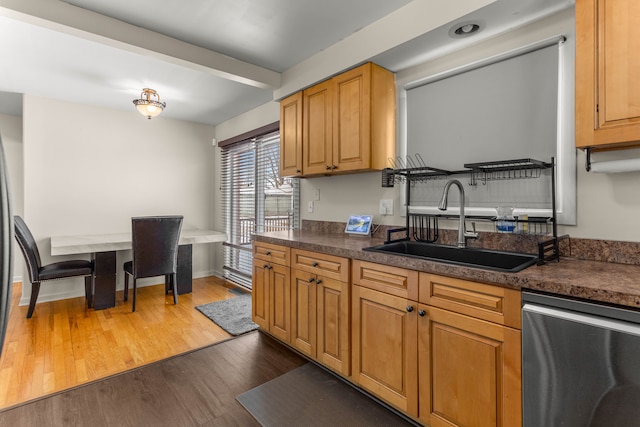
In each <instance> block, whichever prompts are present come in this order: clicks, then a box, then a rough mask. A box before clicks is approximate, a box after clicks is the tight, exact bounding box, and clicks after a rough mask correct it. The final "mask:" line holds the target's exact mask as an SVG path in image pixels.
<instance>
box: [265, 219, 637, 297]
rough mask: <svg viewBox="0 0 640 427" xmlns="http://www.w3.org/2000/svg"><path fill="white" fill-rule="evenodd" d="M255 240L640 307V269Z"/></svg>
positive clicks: (337, 237)
mask: <svg viewBox="0 0 640 427" xmlns="http://www.w3.org/2000/svg"><path fill="white" fill-rule="evenodd" d="M254 240H256V241H261V242H266V243H273V244H280V245H285V246H289V247H292V248H299V249H306V250H310V251H316V252H324V253H328V254H332V255H336V256H341V257H346V258H352V259H360V260H365V261H371V262H376V263H379V264H387V265H393V266H396V267H404V268H408V269H412V270H418V271H424V272H427V273H434V274H441V275H444V276H451V277H457V278H461V279H468V280H474V281H478V282H483V283H490V284H495V285H500V286H505V287H509V288H513V289H531V290H538V291H543V292H549V293H553V294H558V295H565V296H570V297H575V298H583V299H587V300H593V301H599V302H604V303H610V304H618V305H624V306H629V307H640V266H639V265H629V264H616V263H611V262H601V261H587V260H578V259H574V258H568V257H562V258H561V259H560V261H559V262H555V261H554V262H550V263H548V264H545V265H541V266H532V267H529V268H527V269H525V270H523V271H520V272H517V273H506V272H499V271H492V270H485V269H481V268H471V267H463V266H457V265H451V264H445V263H441V262H433V261H427V260H421V259H418V258H412V257H406V256H400V255H390V254H382V253H376V252H367V251H363V250H362V248H366V247H369V246H375V245H379V244H382V243H383V240H382V239H378V238H370V237H363V236H350V235H346V234H330V233H322V232H317V231H307V230H292V231H277V232H269V233H258V234H255V235H254Z"/></svg>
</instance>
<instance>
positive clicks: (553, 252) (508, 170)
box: [382, 154, 568, 264]
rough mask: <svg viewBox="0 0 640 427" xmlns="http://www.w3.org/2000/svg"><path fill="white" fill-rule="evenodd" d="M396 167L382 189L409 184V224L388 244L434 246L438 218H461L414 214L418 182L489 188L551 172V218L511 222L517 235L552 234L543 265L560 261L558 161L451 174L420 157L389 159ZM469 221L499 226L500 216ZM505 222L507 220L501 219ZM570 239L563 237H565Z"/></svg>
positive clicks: (542, 249) (479, 166) (480, 166)
mask: <svg viewBox="0 0 640 427" xmlns="http://www.w3.org/2000/svg"><path fill="white" fill-rule="evenodd" d="M389 163H390V164H391V165H392V166H393V167H392V168H386V169H384V170H383V171H382V187H393V186H394V184H395V183H402V184H404V183H407V184H408V185H406V187H405V192H406V225H405V227H402V228H394V229H390V230H388V231H387V240H386V242H385V243H391V242H397V241H403V240H411V238H413V239H414V240H415V241H418V242H427V243H434V242H436V241H437V240H438V219H439V218H445V219H457V218H458V216H457V215H451V214H442V215H434V214H424V213H415V212H411V188H412V186H413V184H415V183H418V182H426V181H432V180H436V179H439V180H444V179H450V178H452V176H454V175H463V174H465V175H468V176H469V185H477V183H478V182H481V183H482V184H483V185H486V184H487V183H488V182H490V181H498V180H514V179H532V178H539V177H540V176H541V175H542V171H543V170H545V169H550V170H551V212H552V215H551V217H526V218H522V217H520V218H519V217H514V218H513V220H511V219H509V222H513V223H514V229H515V232H517V233H524V234H537V235H548V234H551V238H550V239H547V240H545V241H542V242H538V258H539V263H540V264H543V263H545V262H547V261H551V260H559V259H560V255H559V238H558V232H557V218H556V185H555V158H553V157H552V158H551V162H543V161H540V160H535V159H516V160H501V161H495V162H482V163H467V164H464V169H462V170H456V171H447V170H442V169H437V168H432V167H429V166H427V165H426V164H425V162H424V161H423V159H422V157H421V156H420V155H419V154H416V155H415V156H414V157H413V158H412V157H407V158H406V159H402V158H399V157H398V158H396V159H389ZM466 219H469V220H480V221H492V222H494V223H496V222H497V221H498V218H497V217H496V216H473V215H467V216H466ZM501 221H503V219H501ZM396 233H404V236H403V237H401V238H395V239H392V238H391V236H392V235H396ZM564 237H568V236H561V238H564Z"/></svg>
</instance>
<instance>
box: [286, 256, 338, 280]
mask: <svg viewBox="0 0 640 427" xmlns="http://www.w3.org/2000/svg"><path fill="white" fill-rule="evenodd" d="M291 259H292V261H291V267H292V268H295V269H298V270H302V271H306V272H308V273H312V274H318V275H320V276H323V277H330V278H332V279H336V280H340V281H341V282H346V281H348V280H349V259H348V258H342V257H337V256H334V255H328V254H323V253H319V252H310V251H303V250H300V249H293V250H292V251H291Z"/></svg>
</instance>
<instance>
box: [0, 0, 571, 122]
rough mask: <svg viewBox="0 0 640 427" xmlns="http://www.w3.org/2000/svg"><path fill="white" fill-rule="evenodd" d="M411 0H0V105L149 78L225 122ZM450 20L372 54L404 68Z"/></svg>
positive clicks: (495, 16)
mask: <svg viewBox="0 0 640 427" xmlns="http://www.w3.org/2000/svg"><path fill="white" fill-rule="evenodd" d="M413 1H418V2H420V1H428V0H413ZM408 3H411V0H323V1H317V0H215V1H214V0H189V1H188V2H185V1H184V0H162V1H159V0H136V1H131V0H67V1H60V0H0V61H1V62H2V66H1V67H0V113H5V114H14V115H20V114H21V95H20V94H22V93H28V94H32V95H35V96H42V97H47V98H53V99H60V100H64V101H70V102H78V103H82V104H87V105H95V106H100V107H106V108H113V109H118V110H130V111H135V110H134V107H133V104H132V102H131V101H132V100H133V98H136V97H138V95H139V94H140V91H141V90H142V88H144V87H151V88H153V89H155V90H157V91H158V93H159V94H160V96H161V99H162V101H165V102H166V103H167V107H166V110H165V112H164V113H163V116H166V117H170V118H175V119H180V120H187V121H193V122H198V123H205V124H210V125H217V124H218V123H220V122H223V121H225V120H228V119H230V118H232V117H235V116H237V115H239V114H241V113H243V112H246V111H248V110H251V109H253V108H255V107H257V106H259V105H262V104H264V103H266V102H268V101H270V100H272V99H273V91H274V90H275V89H277V88H278V86H279V83H280V77H281V73H283V72H285V71H286V70H288V69H290V68H291V67H293V66H295V65H296V64H299V63H301V62H303V61H305V60H307V59H308V58H310V57H312V56H314V55H316V54H318V53H319V52H321V51H323V50H325V49H327V48H328V47H330V46H332V45H334V44H336V43H338V42H340V41H341V40H343V39H345V38H346V37H349V36H350V35H352V34H354V33H355V32H357V31H358V30H360V29H362V28H364V27H366V26H368V25H370V24H372V23H374V22H376V21H378V20H379V19H381V18H383V17H385V16H386V15H388V14H390V13H392V12H394V11H395V10H397V9H399V8H402V7H404V6H405V5H407V4H408ZM573 3H574V0H499V1H497V2H495V3H493V4H491V5H489V6H487V7H485V8H482V9H480V10H478V11H476V12H474V14H473V16H466V17H462V18H461V19H459V20H457V22H463V21H465V20H471V19H473V20H476V21H478V22H481V23H482V25H483V27H484V28H483V30H482V31H481V32H480V34H479V35H478V37H482V38H486V37H490V36H492V35H495V34H497V33H499V32H503V31H505V30H506V29H509V28H513V27H514V26H517V25H521V24H523V23H526V22H529V21H531V20H534V19H539V18H541V17H543V16H546V15H548V14H551V13H555V12H557V11H559V10H561V9H564V8H566V7H569V6H570V5H572V4H573ZM449 27H450V26H449V25H446V26H443V27H442V28H439V29H437V30H434V31H431V32H430V33H427V34H425V35H423V36H420V37H418V38H416V39H414V40H411V41H409V42H407V43H404V44H402V45H400V46H397V47H396V48H394V49H392V50H390V51H387V52H384V53H383V54H381V55H379V56H377V57H376V58H372V59H374V60H375V61H376V62H377V63H379V64H380V65H382V66H385V67H387V68H389V69H391V70H392V71H399V70H401V69H404V68H406V67H409V66H412V65H415V64H417V63H419V62H424V61H425V60H428V59H431V58H433V57H435V56H438V55H441V54H443V53H446V52H447V51H451V50H453V49H456V48H460V47H463V46H464V45H467V44H469V43H471V42H473V41H471V40H470V38H467V39H452V38H451V37H449V35H448V32H449ZM166 36H168V37H166Z"/></svg>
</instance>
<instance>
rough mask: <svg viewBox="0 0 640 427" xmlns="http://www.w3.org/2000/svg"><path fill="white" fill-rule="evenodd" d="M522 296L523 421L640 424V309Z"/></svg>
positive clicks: (577, 425) (537, 426) (577, 426)
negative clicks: (639, 310)
mask: <svg viewBox="0 0 640 427" xmlns="http://www.w3.org/2000/svg"><path fill="white" fill-rule="evenodd" d="M522 299H523V304H524V305H523V310H522V377H523V380H522V399H523V426H524V427H555V426H562V427H592V426H593V427H595V426H603V427H604V426H607V427H616V426H640V313H639V312H637V311H633V310H627V309H622V308H618V307H608V306H604V305H599V304H593V303H589V302H583V301H574V300H569V299H565V298H559V297H554V296H547V295H540V294H535V293H529V292H523V297H522Z"/></svg>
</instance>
